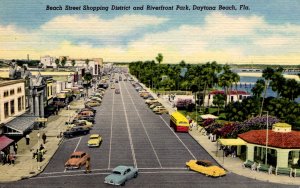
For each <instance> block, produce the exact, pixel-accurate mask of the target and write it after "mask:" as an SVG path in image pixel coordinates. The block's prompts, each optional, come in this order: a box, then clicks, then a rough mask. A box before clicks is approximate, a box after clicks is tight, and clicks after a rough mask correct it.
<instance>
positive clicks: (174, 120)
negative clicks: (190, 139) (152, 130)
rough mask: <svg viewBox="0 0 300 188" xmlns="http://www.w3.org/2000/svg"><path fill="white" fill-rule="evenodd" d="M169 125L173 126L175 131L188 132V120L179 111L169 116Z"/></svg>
mask: <svg viewBox="0 0 300 188" xmlns="http://www.w3.org/2000/svg"><path fill="white" fill-rule="evenodd" d="M170 126H171V127H173V128H174V131H175V132H188V131H189V120H188V119H187V118H186V117H185V116H184V115H182V114H181V113H180V112H177V111H176V112H174V113H172V114H171V116H170Z"/></svg>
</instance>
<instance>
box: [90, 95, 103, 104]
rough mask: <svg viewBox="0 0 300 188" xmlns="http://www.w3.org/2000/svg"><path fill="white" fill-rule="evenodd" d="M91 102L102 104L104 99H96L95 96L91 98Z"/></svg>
mask: <svg viewBox="0 0 300 188" xmlns="http://www.w3.org/2000/svg"><path fill="white" fill-rule="evenodd" d="M90 100H92V101H97V102H99V103H101V102H102V99H101V98H100V97H95V96H92V97H90Z"/></svg>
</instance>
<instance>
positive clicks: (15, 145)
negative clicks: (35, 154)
mask: <svg viewBox="0 0 300 188" xmlns="http://www.w3.org/2000/svg"><path fill="white" fill-rule="evenodd" d="M14 152H15V154H17V153H18V143H17V142H15V143H14Z"/></svg>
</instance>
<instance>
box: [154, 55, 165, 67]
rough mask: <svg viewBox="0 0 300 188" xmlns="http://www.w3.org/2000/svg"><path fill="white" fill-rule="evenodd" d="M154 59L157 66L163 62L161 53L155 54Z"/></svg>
mask: <svg viewBox="0 0 300 188" xmlns="http://www.w3.org/2000/svg"><path fill="white" fill-rule="evenodd" d="M155 59H156V61H157V62H158V64H160V63H161V62H162V61H163V59H164V57H163V55H162V54H161V53H159V54H157V56H156V58H155Z"/></svg>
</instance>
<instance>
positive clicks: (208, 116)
mask: <svg viewBox="0 0 300 188" xmlns="http://www.w3.org/2000/svg"><path fill="white" fill-rule="evenodd" d="M200 117H201V118H202V119H218V118H219V117H217V116H214V115H212V114H205V115H201V116H200Z"/></svg>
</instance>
